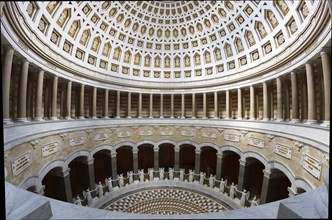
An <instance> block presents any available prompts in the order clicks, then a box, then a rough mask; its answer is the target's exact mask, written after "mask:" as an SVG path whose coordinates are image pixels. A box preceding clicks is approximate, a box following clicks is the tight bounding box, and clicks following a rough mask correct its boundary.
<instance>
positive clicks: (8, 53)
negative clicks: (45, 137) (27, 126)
mask: <svg viewBox="0 0 332 220" xmlns="http://www.w3.org/2000/svg"><path fill="white" fill-rule="evenodd" d="M13 55H14V49H13V48H12V47H6V48H5V49H4V55H3V63H2V110H3V113H2V116H3V124H12V123H13V122H12V121H11V119H10V118H9V106H10V105H9V100H10V78H11V74H12V63H13Z"/></svg>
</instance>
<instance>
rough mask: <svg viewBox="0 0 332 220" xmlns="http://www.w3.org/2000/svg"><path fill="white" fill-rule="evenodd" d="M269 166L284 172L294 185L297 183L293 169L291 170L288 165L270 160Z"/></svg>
mask: <svg viewBox="0 0 332 220" xmlns="http://www.w3.org/2000/svg"><path fill="white" fill-rule="evenodd" d="M269 168H270V169H278V170H280V171H281V172H283V173H284V174H285V175H286V176H287V178H288V179H289V181H290V182H291V184H292V185H293V184H294V183H295V177H294V175H293V173H292V172H291V170H289V169H288V168H287V167H285V166H284V165H283V164H281V163H280V162H278V161H270V162H269Z"/></svg>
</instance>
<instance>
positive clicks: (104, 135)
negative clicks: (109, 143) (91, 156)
mask: <svg viewBox="0 0 332 220" xmlns="http://www.w3.org/2000/svg"><path fill="white" fill-rule="evenodd" d="M108 137H109V134H107V133H97V134H95V137H94V141H104V140H106V139H107V138H108Z"/></svg>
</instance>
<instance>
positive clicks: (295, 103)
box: [291, 71, 300, 122]
mask: <svg viewBox="0 0 332 220" xmlns="http://www.w3.org/2000/svg"><path fill="white" fill-rule="evenodd" d="M291 84H292V120H291V122H299V121H300V119H299V95H298V87H297V74H296V72H294V71H293V72H291Z"/></svg>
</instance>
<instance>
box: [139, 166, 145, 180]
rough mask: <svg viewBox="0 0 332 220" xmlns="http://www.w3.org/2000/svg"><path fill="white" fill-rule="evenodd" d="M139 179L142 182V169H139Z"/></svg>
mask: <svg viewBox="0 0 332 220" xmlns="http://www.w3.org/2000/svg"><path fill="white" fill-rule="evenodd" d="M139 181H140V182H144V170H143V169H141V170H140V171H139Z"/></svg>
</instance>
